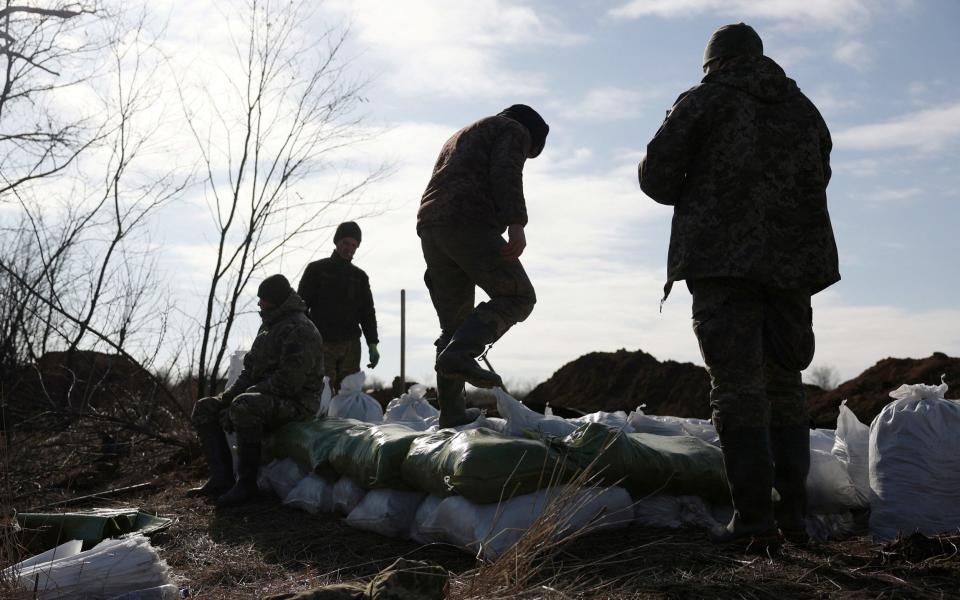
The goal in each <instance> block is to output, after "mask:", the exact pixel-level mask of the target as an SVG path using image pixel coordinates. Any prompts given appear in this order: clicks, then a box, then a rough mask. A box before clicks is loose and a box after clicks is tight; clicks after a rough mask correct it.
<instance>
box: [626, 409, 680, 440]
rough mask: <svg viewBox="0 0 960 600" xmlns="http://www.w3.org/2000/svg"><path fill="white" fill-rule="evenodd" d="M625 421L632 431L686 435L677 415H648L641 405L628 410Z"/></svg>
mask: <svg viewBox="0 0 960 600" xmlns="http://www.w3.org/2000/svg"><path fill="white" fill-rule="evenodd" d="M627 423H628V424H629V425H630V428H631V429H632V430H633V433H652V434H655V435H687V432H686V431H685V430H684V428H683V423H682V421H681V419H680V418H679V417H661V416H660V415H648V414H646V413H644V412H643V409H642V407H639V406H638V407H637V408H636V410H633V411H631V412H630V415H629V416H627Z"/></svg>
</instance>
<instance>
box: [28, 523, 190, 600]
mask: <svg viewBox="0 0 960 600" xmlns="http://www.w3.org/2000/svg"><path fill="white" fill-rule="evenodd" d="M14 568H15V569H16V570H15V571H14V572H16V573H17V576H18V577H19V579H20V583H21V585H22V586H24V587H26V589H29V590H32V589H33V586H34V583H35V582H37V591H38V595H37V597H38V598H40V599H42V600H59V599H61V598H64V599H66V598H84V599H87V600H105V599H107V598H112V597H114V596H118V595H120V594H125V593H127V592H131V591H135V590H143V589H147V588H152V587H158V586H164V585H167V584H170V583H171V580H170V573H169V569H168V568H167V563H166V562H164V561H162V560H160V557H159V556H157V553H156V551H154V549H153V547H151V546H150V541H149V540H148V539H147V538H146V536H144V535H142V534H134V535H130V536H128V537H125V538H123V539H109V540H104V541H102V542H100V543H99V544H97V545H96V546H94V547H93V548H91V549H90V550H87V551H85V552H80V553H78V554H74V555H72V556H65V557H63V558H55V559H54V560H52V561H44V562H38V563H36V564H33V565H32V566H29V567H26V568H22V569H21V568H20V565H17V566H15V567H14Z"/></svg>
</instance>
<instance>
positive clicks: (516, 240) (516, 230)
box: [500, 225, 527, 260]
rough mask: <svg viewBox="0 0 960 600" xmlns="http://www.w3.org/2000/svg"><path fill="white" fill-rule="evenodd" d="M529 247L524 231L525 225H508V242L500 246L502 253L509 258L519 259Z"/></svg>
mask: <svg viewBox="0 0 960 600" xmlns="http://www.w3.org/2000/svg"><path fill="white" fill-rule="evenodd" d="M526 247H527V237H526V235H525V234H524V233H523V225H511V226H509V227H507V243H506V245H504V247H503V248H500V254H501V255H502V256H503V257H504V258H506V259H507V260H517V259H518V258H520V255H521V254H523V249H524V248H526Z"/></svg>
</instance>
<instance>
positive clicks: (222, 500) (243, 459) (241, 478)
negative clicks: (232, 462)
mask: <svg viewBox="0 0 960 600" xmlns="http://www.w3.org/2000/svg"><path fill="white" fill-rule="evenodd" d="M259 470H260V430H259V429H237V482H236V483H235V484H233V487H232V488H230V491H228V492H227V493H226V494H224V495H222V496H220V497H219V498H217V506H236V505H238V504H243V503H244V502H246V501H248V500H251V499H253V498H255V497H256V496H257V493H258V491H259V490H258V489H257V472H258V471H259Z"/></svg>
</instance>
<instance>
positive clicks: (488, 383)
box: [437, 312, 503, 388]
mask: <svg viewBox="0 0 960 600" xmlns="http://www.w3.org/2000/svg"><path fill="white" fill-rule="evenodd" d="M495 341H497V331H496V326H495V325H494V324H492V323H487V322H484V321H483V320H481V318H480V317H479V316H478V315H477V313H476V312H472V313H470V315H469V316H468V317H467V319H466V320H465V321H464V322H463V324H462V325H460V327H459V328H457V331H456V332H454V334H453V339H451V340H450V343H449V344H447V347H446V348H444V349H442V350H441V351H440V354H439V355H437V373H438V374H439V375H445V376H447V377H450V378H452V379H464V380H466V381H467V382H468V383H470V384H472V385H475V386H476V387H478V388H493V387H503V381H502V380H501V379H500V376H499V375H497V374H496V373H493V372H492V371H488V370H486V369H484V368H482V367H481V366H480V365H478V364H477V361H476V358H477V357H478V356H480V354H482V353H483V350H484V349H485V348H486V347H487V344H492V343H493V342H495Z"/></svg>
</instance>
